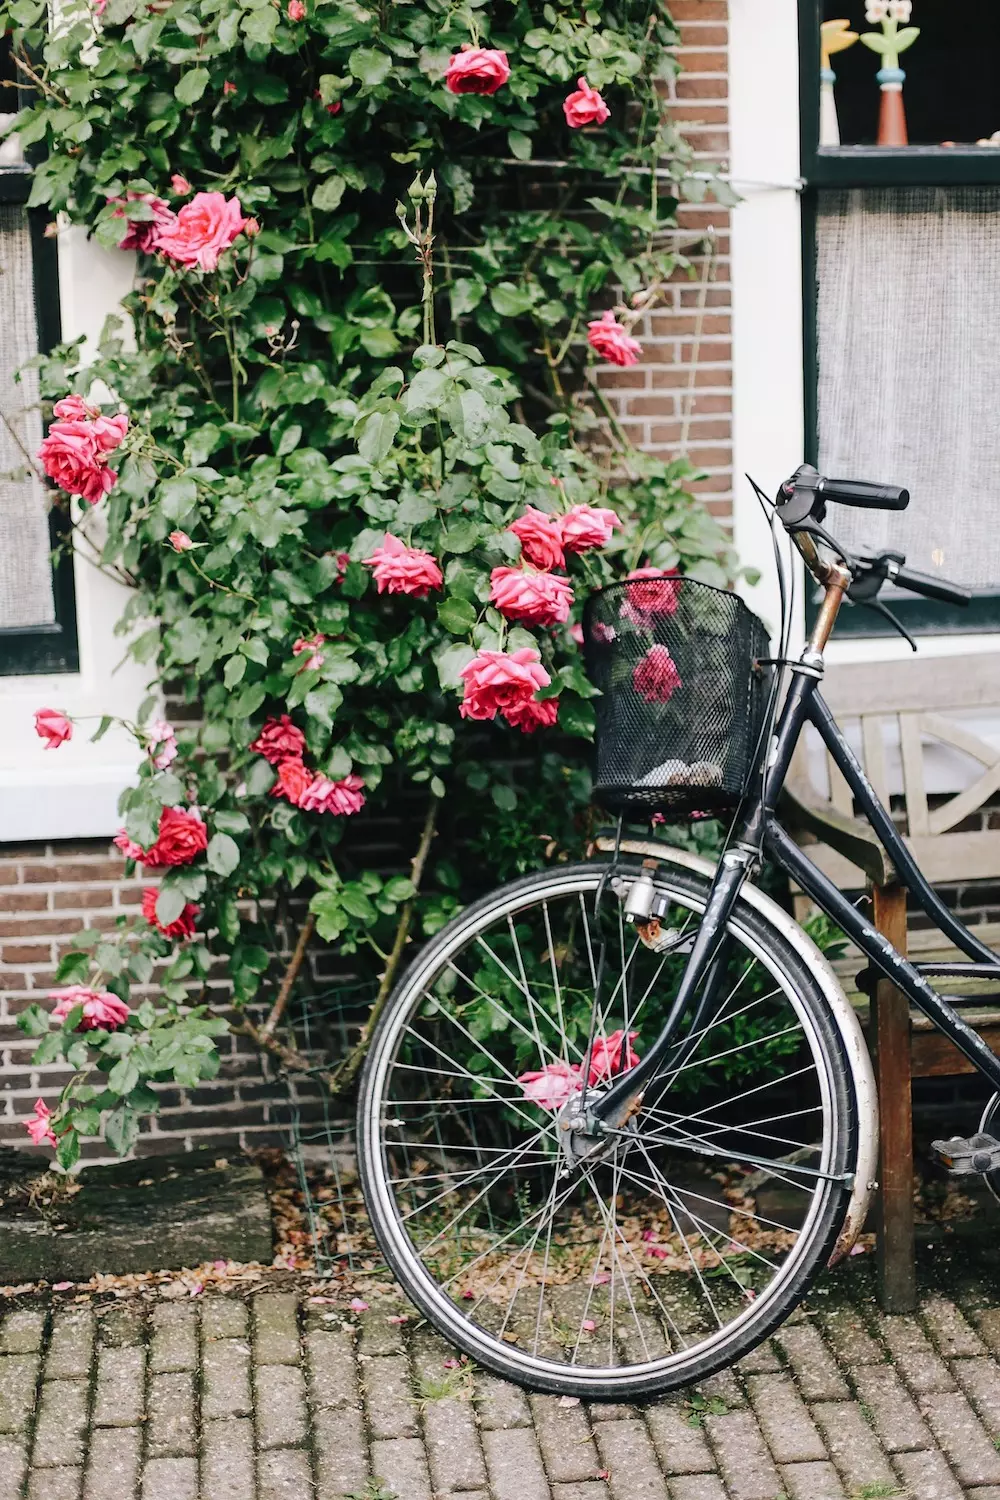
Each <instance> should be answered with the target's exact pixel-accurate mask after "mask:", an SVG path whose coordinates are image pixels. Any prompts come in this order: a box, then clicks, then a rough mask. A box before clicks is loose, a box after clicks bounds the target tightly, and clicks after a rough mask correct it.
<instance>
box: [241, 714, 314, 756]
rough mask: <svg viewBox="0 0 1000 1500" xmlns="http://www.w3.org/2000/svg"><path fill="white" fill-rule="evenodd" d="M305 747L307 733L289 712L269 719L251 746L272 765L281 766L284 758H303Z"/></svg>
mask: <svg viewBox="0 0 1000 1500" xmlns="http://www.w3.org/2000/svg"><path fill="white" fill-rule="evenodd" d="M305 748H306V737H305V735H304V734H303V733H302V730H301V729H299V727H298V726H297V725H296V724H293V723H292V721H291V719H290V718H289V717H288V715H287V714H282V715H281V717H280V718H279V719H268V720H267V721H266V723H265V724H264V728H263V729H262V730H261V732H260V734H259V735H258V736H257V738H256V739H255V740H254V742H253V744H252V745H251V746H250V749H251V750H253V751H254V752H255V753H256V754H257V755H263V757H264V759H265V760H269V761H270V762H271V765H272V766H280V765H281V762H282V761H283V760H301V759H302V752H303V750H304V749H305Z"/></svg>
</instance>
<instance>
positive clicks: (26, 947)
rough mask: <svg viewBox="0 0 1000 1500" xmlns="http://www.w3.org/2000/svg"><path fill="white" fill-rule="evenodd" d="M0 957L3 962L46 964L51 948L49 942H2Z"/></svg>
mask: <svg viewBox="0 0 1000 1500" xmlns="http://www.w3.org/2000/svg"><path fill="white" fill-rule="evenodd" d="M2 958H3V962H4V963H5V964H48V963H51V962H52V948H51V945H50V944H49V943H44V944H43V943H37V944H28V943H4V945H3V953H2Z"/></svg>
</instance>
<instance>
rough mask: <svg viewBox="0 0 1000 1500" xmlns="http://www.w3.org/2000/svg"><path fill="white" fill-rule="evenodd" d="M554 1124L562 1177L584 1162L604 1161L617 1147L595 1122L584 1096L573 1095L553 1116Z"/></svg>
mask: <svg viewBox="0 0 1000 1500" xmlns="http://www.w3.org/2000/svg"><path fill="white" fill-rule="evenodd" d="M556 1123H557V1125H558V1128H559V1146H560V1150H561V1151H562V1155H563V1175H567V1174H568V1173H569V1172H571V1171H573V1170H575V1169H576V1168H578V1167H579V1166H581V1165H582V1164H583V1163H584V1162H587V1163H593V1162H598V1161H603V1160H604V1158H605V1157H607V1156H610V1155H612V1153H613V1152H614V1150H615V1147H616V1146H617V1145H618V1140H619V1137H618V1136H616V1135H612V1134H609V1133H608V1132H607V1131H605V1130H604V1128H603V1126H602V1124H601V1122H600V1121H599V1120H596V1119H595V1118H594V1116H593V1114H592V1113H591V1110H590V1108H589V1107H588V1100H587V1096H586V1094H574V1095H573V1097H572V1098H570V1099H567V1101H566V1103H565V1104H564V1105H563V1106H562V1108H561V1109H560V1110H559V1112H558V1114H557V1116H556Z"/></svg>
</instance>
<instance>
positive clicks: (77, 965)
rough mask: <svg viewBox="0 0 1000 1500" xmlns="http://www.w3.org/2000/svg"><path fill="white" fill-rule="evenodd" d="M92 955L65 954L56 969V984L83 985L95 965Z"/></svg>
mask: <svg viewBox="0 0 1000 1500" xmlns="http://www.w3.org/2000/svg"><path fill="white" fill-rule="evenodd" d="M93 962H94V960H93V955H92V954H90V953H78V952H72V953H64V954H63V956H62V958H61V959H60V960H59V966H58V968H57V969H56V984H83V983H84V982H85V981H86V979H87V978H88V977H89V975H90V970H91V967H92V965H93Z"/></svg>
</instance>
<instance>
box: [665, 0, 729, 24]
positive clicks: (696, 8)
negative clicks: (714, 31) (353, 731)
mask: <svg viewBox="0 0 1000 1500" xmlns="http://www.w3.org/2000/svg"><path fill="white" fill-rule="evenodd" d="M670 16H671V19H672V20H673V21H674V22H675V23H676V22H681V23H683V22H684V21H728V20H729V4H728V0H670ZM681 31H682V32H683V31H684V26H683V24H682V25H681Z"/></svg>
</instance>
